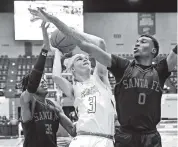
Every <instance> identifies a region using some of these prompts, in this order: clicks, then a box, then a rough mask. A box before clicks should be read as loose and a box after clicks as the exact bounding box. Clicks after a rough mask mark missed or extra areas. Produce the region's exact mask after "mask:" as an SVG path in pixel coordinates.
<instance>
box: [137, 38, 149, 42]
mask: <svg viewBox="0 0 178 147" xmlns="http://www.w3.org/2000/svg"><path fill="white" fill-rule="evenodd" d="M138 41H148V39H146V38H141V39H137V41H136V42H138Z"/></svg>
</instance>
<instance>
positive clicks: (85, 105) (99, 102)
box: [73, 75, 114, 135]
mask: <svg viewBox="0 0 178 147" xmlns="http://www.w3.org/2000/svg"><path fill="white" fill-rule="evenodd" d="M73 88H74V96H75V101H74V106H75V108H77V109H78V118H79V119H78V121H77V124H76V129H77V132H78V131H85V132H92V133H102V134H107V135H114V107H113V104H112V102H111V98H112V91H111V89H110V88H108V87H106V86H105V85H104V84H103V83H102V82H101V80H100V79H99V77H97V76H94V75H93V76H91V77H90V79H89V80H87V81H85V82H82V83H80V82H76V83H75V84H74V85H73Z"/></svg>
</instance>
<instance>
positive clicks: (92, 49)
mask: <svg viewBox="0 0 178 147" xmlns="http://www.w3.org/2000/svg"><path fill="white" fill-rule="evenodd" d="M29 11H30V13H31V14H33V15H35V16H37V17H40V18H41V19H43V20H45V21H49V22H51V23H53V24H54V25H55V26H56V27H57V28H58V29H59V30H60V31H61V32H63V33H64V34H65V35H68V36H71V37H73V39H74V40H75V41H76V44H77V45H78V46H79V47H80V48H81V50H83V51H84V52H87V53H88V54H90V55H91V56H92V57H94V58H95V59H96V60H97V61H98V62H100V63H101V64H103V65H104V66H107V67H111V55H110V54H109V53H107V52H105V51H103V50H102V49H101V48H100V47H98V46H97V45H96V44H94V43H92V42H91V40H93V38H94V36H93V35H89V34H86V33H82V32H79V31H77V30H75V29H72V28H70V27H68V26H67V25H66V24H64V23H63V22H62V21H60V20H59V19H58V18H57V17H55V16H52V15H50V14H48V13H46V12H44V11H43V10H42V9H38V11H37V10H33V9H29ZM86 35H87V37H86ZM91 38H92V39H91ZM95 38H96V40H97V41H100V43H104V40H103V39H99V40H98V38H97V37H96V36H95Z"/></svg>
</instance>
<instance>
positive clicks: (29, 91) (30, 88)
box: [20, 22, 49, 122]
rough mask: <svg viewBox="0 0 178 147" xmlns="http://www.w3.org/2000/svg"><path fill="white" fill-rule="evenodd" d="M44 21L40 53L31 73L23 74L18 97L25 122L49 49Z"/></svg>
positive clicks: (30, 110)
mask: <svg viewBox="0 0 178 147" xmlns="http://www.w3.org/2000/svg"><path fill="white" fill-rule="evenodd" d="M45 24H46V23H45V22H43V23H42V25H41V26H42V32H43V37H44V38H43V39H44V45H43V48H42V50H41V52H40V55H39V57H38V59H37V62H36V63H35V65H34V68H33V69H32V71H31V73H30V74H29V75H28V76H25V77H24V78H23V80H22V86H23V93H22V94H21V97H20V104H21V108H22V113H21V115H22V121H23V122H27V121H29V120H31V119H32V116H33V114H32V111H33V110H32V109H30V106H32V105H30V102H31V104H33V102H34V99H33V94H34V93H35V92H36V91H37V89H38V86H39V84H40V81H41V77H42V75H43V70H44V66H45V62H46V57H47V54H48V50H49V44H48V42H47V41H46V38H45V36H46V35H47V28H48V26H47V27H45Z"/></svg>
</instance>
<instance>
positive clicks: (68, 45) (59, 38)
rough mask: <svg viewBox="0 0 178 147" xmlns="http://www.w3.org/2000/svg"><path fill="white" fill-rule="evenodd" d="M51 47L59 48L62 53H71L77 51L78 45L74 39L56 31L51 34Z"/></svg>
mask: <svg viewBox="0 0 178 147" xmlns="http://www.w3.org/2000/svg"><path fill="white" fill-rule="evenodd" d="M50 41H51V45H52V46H53V47H55V48H58V49H59V50H60V51H61V52H62V53H69V52H71V51H72V50H74V49H75V47H76V44H75V42H74V40H73V39H72V37H69V36H66V35H64V34H63V33H62V32H61V31H59V30H55V31H54V32H53V33H52V34H51V38H50Z"/></svg>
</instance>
